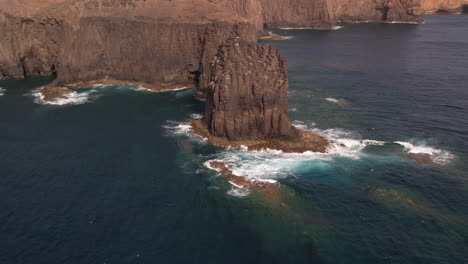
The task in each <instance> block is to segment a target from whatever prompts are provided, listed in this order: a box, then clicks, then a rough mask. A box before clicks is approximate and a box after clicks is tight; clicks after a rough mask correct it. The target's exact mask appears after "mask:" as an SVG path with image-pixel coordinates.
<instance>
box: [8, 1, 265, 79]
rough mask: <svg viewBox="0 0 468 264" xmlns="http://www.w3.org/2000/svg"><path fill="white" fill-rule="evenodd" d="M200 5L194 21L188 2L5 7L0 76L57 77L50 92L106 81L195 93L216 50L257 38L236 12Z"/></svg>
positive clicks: (254, 31) (52, 4)
mask: <svg viewBox="0 0 468 264" xmlns="http://www.w3.org/2000/svg"><path fill="white" fill-rule="evenodd" d="M19 1H21V0H19ZM199 2H201V3H204V4H205V5H204V6H199V7H194V8H192V11H197V8H199V9H203V10H201V11H199V12H196V14H195V15H194V14H192V13H190V12H188V11H186V10H185V9H186V8H188V7H191V6H192V2H191V1H188V0H179V1H178V2H177V3H174V2H172V1H168V0H153V1H144V0H125V1H124V0H122V1H115V0H113V1H112V0H75V1H63V0H62V1H60V0H55V1H54V0H49V1H48V2H46V3H45V4H44V5H45V6H43V8H38V7H37V6H34V7H35V8H30V9H25V10H23V11H22V12H23V13H19V14H18V12H21V9H15V8H13V7H12V6H10V9H6V10H5V11H4V12H1V11H0V32H4V34H3V36H5V37H4V38H3V39H2V40H1V41H0V51H1V53H0V77H4V76H11V77H21V76H26V75H29V74H52V73H53V72H56V73H57V79H56V80H55V82H54V83H53V85H66V84H70V83H74V82H86V81H92V80H99V79H102V78H112V79H117V80H125V81H138V82H146V83H152V84H155V83H156V84H173V85H180V86H188V85H192V86H195V85H197V84H198V76H199V75H200V73H201V72H203V71H204V70H205V69H204V68H205V67H206V65H209V63H204V62H205V61H210V60H211V59H212V57H213V56H214V54H215V53H216V51H217V49H218V47H219V45H220V44H221V43H223V42H224V41H225V40H226V39H228V38H232V37H241V38H244V39H247V40H250V41H254V40H256V36H257V29H256V28H255V27H254V25H252V24H251V23H248V22H247V20H246V19H244V18H242V17H240V16H238V15H237V14H236V13H235V12H232V11H226V10H224V9H220V8H219V7H218V6H217V5H215V4H212V3H209V2H207V1H204V0H200V1H199ZM15 14H16V15H15Z"/></svg>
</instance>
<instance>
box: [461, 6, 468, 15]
mask: <svg viewBox="0 0 468 264" xmlns="http://www.w3.org/2000/svg"><path fill="white" fill-rule="evenodd" d="M462 12H463V13H468V4H466V5H463V6H462Z"/></svg>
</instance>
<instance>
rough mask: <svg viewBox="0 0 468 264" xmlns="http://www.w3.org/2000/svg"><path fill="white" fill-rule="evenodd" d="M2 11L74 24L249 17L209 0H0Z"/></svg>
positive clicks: (239, 18) (189, 20)
mask: <svg viewBox="0 0 468 264" xmlns="http://www.w3.org/2000/svg"><path fill="white" fill-rule="evenodd" d="M0 11H3V12H6V13H9V14H12V15H15V16H22V17H29V18H37V19H42V18H59V19H61V20H64V21H67V22H69V23H70V24H72V25H76V24H77V23H78V21H79V19H80V18H81V17H123V18H128V19H142V18H146V19H147V18H152V19H157V20H161V21H168V22H171V21H174V22H190V23H206V22H210V21H227V22H243V21H246V19H245V18H242V17H240V16H239V15H237V14H236V13H235V12H234V11H232V10H230V9H227V8H224V7H222V6H220V5H217V4H214V3H212V2H210V1H209V0H34V1H30V0H0Z"/></svg>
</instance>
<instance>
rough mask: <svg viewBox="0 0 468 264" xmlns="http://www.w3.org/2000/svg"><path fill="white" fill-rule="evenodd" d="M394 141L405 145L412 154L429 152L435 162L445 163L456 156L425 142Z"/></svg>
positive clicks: (406, 149)
mask: <svg viewBox="0 0 468 264" xmlns="http://www.w3.org/2000/svg"><path fill="white" fill-rule="evenodd" d="M394 143H396V144H399V145H401V146H403V148H404V149H405V151H406V152H408V153H410V154H427V155H429V157H430V158H431V160H432V161H433V162H434V163H437V164H440V165H445V164H448V163H449V162H450V161H451V160H452V159H453V158H454V157H455V155H453V154H452V153H451V152H449V151H446V150H442V149H437V148H433V147H430V146H427V145H426V144H424V143H419V144H418V143H410V142H404V141H395V142H394Z"/></svg>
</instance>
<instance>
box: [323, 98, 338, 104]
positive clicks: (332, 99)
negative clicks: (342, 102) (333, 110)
mask: <svg viewBox="0 0 468 264" xmlns="http://www.w3.org/2000/svg"><path fill="white" fill-rule="evenodd" d="M325 100H327V101H328V102H332V103H338V102H339V100H338V99H336V98H333V97H327V98H325Z"/></svg>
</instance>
